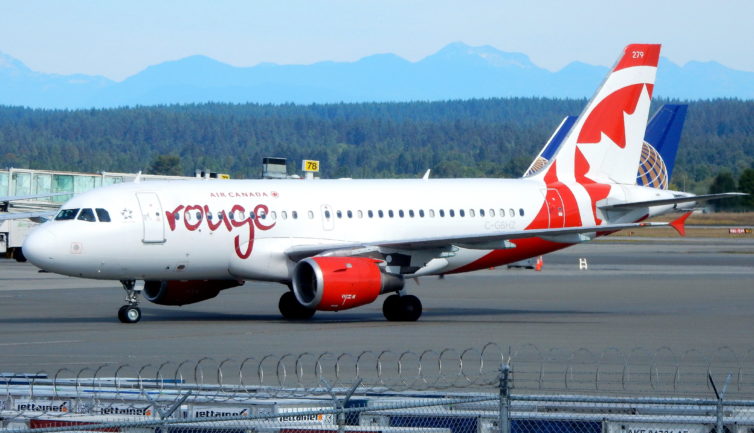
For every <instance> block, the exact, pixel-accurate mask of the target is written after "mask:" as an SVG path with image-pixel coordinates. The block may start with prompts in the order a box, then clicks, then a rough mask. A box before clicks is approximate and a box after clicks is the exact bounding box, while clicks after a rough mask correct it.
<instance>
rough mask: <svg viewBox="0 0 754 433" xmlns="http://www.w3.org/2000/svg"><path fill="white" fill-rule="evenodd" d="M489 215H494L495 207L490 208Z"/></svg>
mask: <svg viewBox="0 0 754 433" xmlns="http://www.w3.org/2000/svg"><path fill="white" fill-rule="evenodd" d="M490 216H491V217H494V216H495V209H490Z"/></svg>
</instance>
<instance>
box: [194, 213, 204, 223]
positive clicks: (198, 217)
mask: <svg viewBox="0 0 754 433" xmlns="http://www.w3.org/2000/svg"><path fill="white" fill-rule="evenodd" d="M202 218H204V215H203V214H202V211H197V212H196V220H197V221H201V220H202Z"/></svg>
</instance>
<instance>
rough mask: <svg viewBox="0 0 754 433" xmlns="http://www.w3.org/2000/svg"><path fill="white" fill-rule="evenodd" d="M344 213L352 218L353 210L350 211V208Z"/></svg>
mask: <svg viewBox="0 0 754 433" xmlns="http://www.w3.org/2000/svg"><path fill="white" fill-rule="evenodd" d="M346 215H347V216H348V218H353V212H351V211H350V210H349V211H347V212H346Z"/></svg>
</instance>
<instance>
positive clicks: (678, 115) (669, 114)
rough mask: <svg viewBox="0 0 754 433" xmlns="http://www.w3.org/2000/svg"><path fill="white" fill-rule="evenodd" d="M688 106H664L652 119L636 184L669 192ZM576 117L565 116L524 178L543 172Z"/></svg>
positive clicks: (643, 146)
mask: <svg viewBox="0 0 754 433" xmlns="http://www.w3.org/2000/svg"><path fill="white" fill-rule="evenodd" d="M687 110H688V105H685V104H665V105H663V106H662V107H660V108H659V109H658V110H657V111H656V112H655V114H654V115H653V116H652V118H651V119H650V120H649V124H648V125H647V130H646V132H645V134H644V144H643V145H642V149H641V163H640V164H639V169H638V172H637V174H636V184H637V185H644V186H653V187H655V188H661V189H668V185H669V181H670V177H671V176H672V174H673V167H674V166H675V157H676V154H677V153H678V144H679V142H680V141H681V131H683V124H684V122H685V120H686V111H687ZM576 119H577V116H566V117H565V118H563V120H562V121H561V122H560V125H558V127H557V129H556V130H555V132H554V133H553V134H552V136H550V139H549V140H547V143H545V145H544V147H543V148H542V150H540V151H539V154H537V156H536V158H534V160H533V161H532V162H531V164H530V165H529V167H528V168H527V169H526V171H525V172H524V175H523V177H528V176H531V175H533V174H535V173H537V172H538V171H540V170H542V169H543V168H544V167H545V166H546V165H547V162H549V160H550V159H551V158H552V156H553V155H554V154H555V152H557V150H558V148H559V147H560V145H561V144H562V143H563V139H564V138H565V137H566V135H567V134H568V131H570V129H571V128H572V127H573V125H574V123H576Z"/></svg>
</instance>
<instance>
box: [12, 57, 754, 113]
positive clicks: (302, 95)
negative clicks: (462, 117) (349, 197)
mask: <svg viewBox="0 0 754 433" xmlns="http://www.w3.org/2000/svg"><path fill="white" fill-rule="evenodd" d="M607 71H608V68H607V67H604V66H594V65H588V64H585V63H581V62H573V63H570V64H568V65H567V66H565V67H564V68H563V69H561V70H559V71H556V72H551V71H548V70H546V69H543V68H540V67H538V66H537V65H535V64H534V63H532V62H531V61H530V60H529V57H528V56H526V55H525V54H521V53H510V52H504V51H500V50H498V49H496V48H494V47H491V46H479V47H472V46H468V45H466V44H463V43H460V42H457V43H452V44H450V45H447V46H446V47H444V48H442V49H441V50H440V51H438V52H436V53H434V54H432V55H430V56H427V57H425V58H424V59H421V60H419V61H416V62H411V61H408V60H406V59H403V58H401V57H399V56H397V55H394V54H376V55H372V56H368V57H364V58H362V59H360V60H358V61H355V62H330V61H326V62H319V63H314V64H311V65H277V64H271V63H262V64H259V65H256V66H252V67H235V66H230V65H227V64H225V63H222V62H219V61H216V60H213V59H211V58H209V57H206V56H201V55H196V56H191V57H186V58H183V59H180V60H175V61H167V62H164V63H160V64H158V65H153V66H150V67H148V68H146V69H144V70H143V71H141V72H139V73H137V74H135V75H133V76H131V77H129V78H127V79H125V80H123V81H120V82H116V81H112V80H109V79H107V78H105V77H102V76H91V75H83V74H75V75H59V74H45V73H41V72H36V71H33V70H31V69H30V68H28V67H27V66H26V65H24V64H23V63H22V62H21V61H19V60H17V59H15V58H13V57H10V56H8V55H5V54H2V53H0V89H2V91H1V92H0V105H13V106H27V107H32V108H63V109H79V108H109V107H120V106H135V105H158V104H182V103H203V102H230V103H246V102H256V103H275V104H278V103H296V104H310V103H337V102H383V101H397V102H401V101H417V100H421V101H433V100H449V99H471V98H492V97H550V98H584V97H589V96H591V95H592V93H593V92H594V90H595V89H596V87H597V86H598V85H599V83H600V81H601V80H602V79H603V77H604V76H605V74H606V73H607ZM656 84H657V85H656V95H657V96H661V97H666V98H677V99H683V100H696V99H710V98H740V99H754V72H745V71H737V70H733V69H730V68H727V67H725V66H723V65H721V64H719V63H716V62H696V61H692V62H689V63H687V64H686V65H683V66H679V65H677V64H674V63H673V62H671V61H669V60H667V59H666V58H662V59H661V60H660V68H659V71H658V76H657V83H656Z"/></svg>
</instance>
